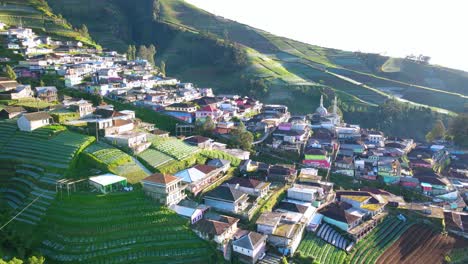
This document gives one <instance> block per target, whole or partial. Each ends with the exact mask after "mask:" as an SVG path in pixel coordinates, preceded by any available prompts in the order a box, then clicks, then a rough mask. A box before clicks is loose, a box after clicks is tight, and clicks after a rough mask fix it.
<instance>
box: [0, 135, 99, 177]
mask: <svg viewBox="0 0 468 264" xmlns="http://www.w3.org/2000/svg"><path fill="white" fill-rule="evenodd" d="M49 133H50V129H49V128H47V127H44V128H40V129H37V130H35V131H34V132H33V133H28V132H17V133H16V134H15V135H14V137H13V138H11V139H10V140H9V142H8V143H6V144H5V145H4V146H3V148H2V149H1V150H0V159H9V160H12V161H15V162H18V163H24V164H36V165H39V166H46V167H51V168H56V169H59V170H60V169H68V167H69V165H70V162H71V161H72V159H73V158H74V156H75V154H76V152H77V151H78V149H80V148H84V147H86V146H87V145H89V144H91V143H92V141H93V140H94V138H93V137H88V136H84V135H81V134H77V133H74V132H70V131H64V132H62V133H60V134H58V135H56V136H54V137H52V138H50V139H46V138H47V137H49V135H50V134H49Z"/></svg>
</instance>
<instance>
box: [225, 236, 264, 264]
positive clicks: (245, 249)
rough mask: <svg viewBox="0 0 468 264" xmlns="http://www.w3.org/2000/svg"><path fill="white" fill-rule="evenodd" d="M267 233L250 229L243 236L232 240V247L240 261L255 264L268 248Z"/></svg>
mask: <svg viewBox="0 0 468 264" xmlns="http://www.w3.org/2000/svg"><path fill="white" fill-rule="evenodd" d="M267 237H268V236H266V235H262V234H260V233H257V232H253V231H249V232H248V233H247V234H245V235H244V236H242V237H241V238H239V239H237V240H234V241H233V242H232V249H233V251H234V254H235V256H237V257H238V259H239V261H240V262H242V263H246V264H255V263H257V261H258V259H259V258H260V257H261V256H262V255H263V254H264V253H265V250H266V240H267Z"/></svg>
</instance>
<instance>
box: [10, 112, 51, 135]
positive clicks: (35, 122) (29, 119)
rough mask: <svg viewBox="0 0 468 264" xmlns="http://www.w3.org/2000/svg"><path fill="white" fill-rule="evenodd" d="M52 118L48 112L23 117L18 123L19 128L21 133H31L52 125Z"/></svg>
mask: <svg viewBox="0 0 468 264" xmlns="http://www.w3.org/2000/svg"><path fill="white" fill-rule="evenodd" d="M51 119H52V117H51V116H50V115H49V114H48V113H46V112H36V113H29V114H24V115H22V116H21V117H20V118H19V119H18V121H17V124H18V128H19V129H20V130H21V131H28V132H31V131H33V130H35V129H38V128H40V127H43V126H47V125H49V124H50V120H51Z"/></svg>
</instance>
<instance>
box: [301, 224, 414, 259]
mask: <svg viewBox="0 0 468 264" xmlns="http://www.w3.org/2000/svg"><path fill="white" fill-rule="evenodd" d="M411 226H412V224H411V223H408V222H402V221H400V220H399V219H398V218H396V217H394V216H388V217H387V218H386V219H385V220H384V221H383V222H382V223H381V224H379V225H378V226H377V227H376V228H375V229H374V230H373V231H372V232H371V233H370V234H368V235H367V236H366V237H365V238H364V239H363V240H361V241H359V242H358V243H357V244H356V245H355V246H354V247H353V249H352V250H351V251H350V252H349V253H347V252H346V251H345V250H342V249H340V248H339V247H335V246H333V245H331V244H329V243H327V242H325V240H323V239H322V238H319V237H318V236H316V235H315V234H312V233H309V234H307V235H306V236H305V238H304V239H303V240H302V242H301V244H300V245H299V248H298V253H297V255H296V257H297V258H298V259H299V260H300V259H307V258H310V257H312V258H313V259H314V260H317V261H319V262H320V263H345V259H348V260H349V263H351V264H368V263H376V261H377V259H378V258H379V257H380V256H381V255H382V254H383V253H384V252H386V250H387V249H388V248H389V247H390V246H392V244H394V243H395V242H396V241H397V240H398V239H399V238H400V236H401V235H402V234H404V233H405V231H407V230H408V228H410V227H411ZM346 263H347V262H346ZM382 263H395V262H382Z"/></svg>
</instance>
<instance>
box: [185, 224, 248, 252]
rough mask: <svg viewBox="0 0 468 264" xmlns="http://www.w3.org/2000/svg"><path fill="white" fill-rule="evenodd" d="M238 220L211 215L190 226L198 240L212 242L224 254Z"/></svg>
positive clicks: (235, 229)
mask: <svg viewBox="0 0 468 264" xmlns="http://www.w3.org/2000/svg"><path fill="white" fill-rule="evenodd" d="M238 222H239V219H237V218H234V217H230V216H226V215H213V216H210V217H206V218H203V219H201V220H199V221H198V222H196V223H195V224H194V225H192V229H193V231H194V232H195V234H197V235H198V236H199V237H200V238H202V239H205V240H208V241H211V240H212V241H214V242H215V243H216V244H217V245H218V249H219V250H221V251H223V253H225V252H226V251H227V250H228V249H227V247H228V246H230V245H229V243H228V242H229V241H230V240H231V238H232V236H233V235H234V234H235V233H236V231H237V223H238Z"/></svg>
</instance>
